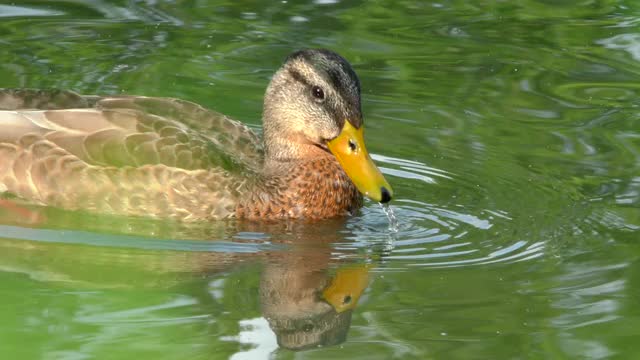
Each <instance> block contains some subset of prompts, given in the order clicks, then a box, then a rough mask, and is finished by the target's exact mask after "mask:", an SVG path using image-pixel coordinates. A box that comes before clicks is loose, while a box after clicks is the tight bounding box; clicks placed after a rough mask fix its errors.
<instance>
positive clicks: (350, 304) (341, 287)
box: [322, 265, 369, 313]
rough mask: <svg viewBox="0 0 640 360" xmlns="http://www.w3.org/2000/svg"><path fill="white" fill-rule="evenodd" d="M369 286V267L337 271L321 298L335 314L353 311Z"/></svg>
mask: <svg viewBox="0 0 640 360" xmlns="http://www.w3.org/2000/svg"><path fill="white" fill-rule="evenodd" d="M368 285H369V265H359V266H356V267H347V268H342V269H339V270H338V272H337V273H336V276H335V278H333V281H332V282H331V284H330V285H329V286H327V288H326V289H325V290H324V291H323V292H322V297H323V298H324V299H325V301H327V302H328V303H329V304H331V306H333V308H334V309H335V310H336V312H339V313H341V312H343V311H346V310H349V309H353V308H355V307H356V305H357V304H358V299H360V296H361V295H362V293H363V292H364V290H365V289H366V288H367V286H368Z"/></svg>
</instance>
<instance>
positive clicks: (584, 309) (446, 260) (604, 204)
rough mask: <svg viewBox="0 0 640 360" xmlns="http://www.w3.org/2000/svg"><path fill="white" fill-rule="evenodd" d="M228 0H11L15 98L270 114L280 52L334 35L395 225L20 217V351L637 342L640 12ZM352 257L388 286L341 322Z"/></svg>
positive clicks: (618, 352) (430, 348) (158, 352)
mask: <svg viewBox="0 0 640 360" xmlns="http://www.w3.org/2000/svg"><path fill="white" fill-rule="evenodd" d="M214 3H215V2H213V1H211V2H208V1H196V0H192V1H168V0H146V1H142V0H130V1H100V0H91V1H21V2H15V3H12V2H3V3H0V87H38V88H43V87H56V88H65V89H72V90H75V91H77V92H80V93H87V94H96V93H98V94H119V93H127V94H144V95H150V96H168V97H178V98H184V99H188V100H191V101H195V102H198V103H200V104H203V105H205V106H207V107H210V108H214V109H216V110H219V111H221V112H223V113H226V114H228V115H230V116H232V117H234V118H237V119H241V120H243V121H245V122H247V123H249V124H251V125H252V126H255V128H256V129H257V128H259V124H260V111H261V107H262V95H263V91H264V89H265V87H266V85H267V82H268V81H269V78H270V76H271V74H272V73H273V72H274V70H275V69H276V68H277V67H278V66H279V65H280V63H281V61H282V59H283V58H284V57H285V56H286V55H287V54H288V53H290V52H291V51H293V50H295V49H299V48H304V47H327V48H331V49H333V50H336V51H338V52H339V53H341V54H342V55H344V56H345V57H346V58H347V59H349V60H350V61H351V63H352V64H353V65H354V67H355V69H356V71H357V72H358V74H359V75H360V78H361V82H362V87H363V110H364V114H365V123H366V128H367V132H366V138H367V146H368V148H369V150H370V151H371V152H372V153H373V154H374V158H375V160H376V161H377V163H378V164H379V165H380V166H381V167H382V169H383V172H384V173H385V174H386V176H387V179H388V180H389V181H390V182H391V183H392V185H393V187H394V190H395V192H396V199H395V201H393V202H392V207H393V210H394V211H395V214H396V216H397V217H398V222H399V225H398V228H399V229H398V232H397V233H393V232H390V231H388V221H387V218H386V216H385V214H384V213H383V211H382V209H381V208H380V207H379V206H378V205H377V204H375V203H371V202H369V203H367V204H366V206H365V208H364V209H363V210H362V212H361V213H360V214H358V215H357V216H354V217H352V218H349V219H340V220H332V221H325V222H321V223H317V224H300V223H289V224H275V225H260V224H244V223H235V222H226V223H218V224H201V225H189V226H187V225H181V224H172V223H167V222H160V221H158V222H154V221H147V220H140V219H120V218H117V219H116V218H107V217H101V216H94V215H88V214H81V213H68V212H64V211H60V210H56V209H47V208H38V207H25V208H24V209H23V210H28V212H25V211H22V212H17V213H16V212H15V211H11V210H6V209H0V299H1V300H0V358H2V359H131V358H141V359H142V358H154V359H183V358H192V359H226V358H233V359H246V358H256V359H260V358H267V357H269V356H271V357H272V358H276V359H290V358H296V359H298V358H312V359H327V358H335V359H339V358H345V359H355V358H363V359H390V358H398V359H609V358H611V359H634V358H638V356H640V344H639V343H638V338H639V336H640V306H639V305H640V261H639V260H640V244H638V241H639V240H640V239H639V236H638V234H639V233H640V211H639V207H640V122H639V120H638V119H639V118H640V108H639V105H640V101H639V100H638V99H639V97H638V93H639V92H640V20H638V15H639V14H640V3H638V2H637V1H629V0H628V1H607V0H602V1H596V0H585V1H580V2H573V1H542V0H541V1H533V0H522V1H517V2H516V1H513V2H508V1H504V2H488V1H486V2H485V1H482V2H481V1H475V2H466V1H438V2H424V3H413V2H383V1H370V2H365V1H360V2H357V1H349V2H347V1H338V0H332V1H329V0H324V1H320V0H316V1H315V2H314V1H291V0H288V1H277V2H270V3H263V2H257V1H242V2H232V1H228V2H220V3H219V4H214ZM345 269H356V271H358V269H359V271H361V273H363V274H366V273H367V272H368V277H369V283H368V287H367V288H366V289H365V290H364V293H363V294H362V296H361V298H360V300H359V302H358V305H357V306H356V307H355V308H354V309H353V310H347V311H345V312H342V313H340V314H338V313H336V311H335V309H334V308H332V307H331V306H329V305H328V304H327V303H326V302H325V301H323V300H321V299H320V298H321V296H320V295H321V294H322V293H323V291H324V290H325V289H327V288H328V286H331V284H335V279H337V278H338V275H336V274H340V273H341V272H342V271H345ZM267 318H268V319H269V320H270V321H271V326H270V323H269V322H268V321H267V320H266V319H267ZM276 337H280V340H281V345H282V346H280V347H279V346H278V343H277V340H276ZM304 344H308V345H310V346H311V348H310V349H307V350H303V351H293V350H290V349H287V347H289V348H295V347H297V346H302V345H304ZM317 344H321V345H322V346H316V345H317Z"/></svg>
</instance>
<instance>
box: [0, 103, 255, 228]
mask: <svg viewBox="0 0 640 360" xmlns="http://www.w3.org/2000/svg"><path fill="white" fill-rule="evenodd" d="M262 161H263V152H262V148H261V146H260V144H259V140H258V137H257V136H256V135H255V134H254V133H253V132H252V131H251V130H250V129H249V128H247V127H246V126H244V125H243V124H241V123H239V122H236V121H234V120H231V119H229V118H227V117H226V116H224V115H222V114H219V113H216V112H213V111H209V110H206V109H204V108H202V107H200V106H198V105H196V104H193V103H189V102H186V101H181V100H175V99H164V98H148V97H136V96H124V97H120V96H116V97H96V96H80V95H78V94H75V93H73V92H66V91H39V90H0V191H9V192H11V193H14V194H16V195H18V196H21V197H25V198H29V199H32V200H36V201H38V202H41V203H43V204H49V205H54V206H62V207H65V208H89V209H95V210H98V211H101V212H113V213H127V214H134V215H157V216H163V217H165V216H170V217H177V218H180V219H186V218H194V219H201V218H221V217H225V216H229V215H230V214H232V213H233V211H234V208H233V206H234V204H235V201H236V198H237V196H238V191H239V189H240V188H241V187H242V186H243V184H244V183H245V182H246V178H251V175H252V174H256V173H257V169H258V168H259V166H260V165H261V163H262ZM247 175H249V176H247ZM132 193H135V195H131V194H132ZM208 198H210V199H211V201H210V202H207V201H202V200H206V199H208ZM196 199H198V201H199V202H201V203H202V204H203V206H200V208H199V209H194V207H193V206H190V205H189V203H192V202H193V201H196ZM154 209H155V210H154ZM181 209H188V211H187V210H185V211H181Z"/></svg>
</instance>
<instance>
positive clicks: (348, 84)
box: [263, 49, 393, 202]
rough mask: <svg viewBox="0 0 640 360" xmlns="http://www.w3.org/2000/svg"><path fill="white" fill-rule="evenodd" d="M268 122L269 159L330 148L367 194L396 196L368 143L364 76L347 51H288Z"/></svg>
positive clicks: (268, 105) (272, 91)
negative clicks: (362, 98) (344, 54)
mask: <svg viewBox="0 0 640 360" xmlns="http://www.w3.org/2000/svg"><path fill="white" fill-rule="evenodd" d="M263 121H264V138H265V148H266V156H267V159H269V160H276V161H288V160H295V159H303V158H309V157H317V156H324V155H325V154H326V152H330V153H331V154H333V155H334V156H335V157H336V159H337V160H338V162H339V163H340V165H341V166H342V168H343V169H344V171H345V173H346V174H347V175H348V176H349V178H350V179H351V181H353V183H354V184H355V186H356V187H357V188H358V190H359V191H360V192H361V193H362V194H364V195H365V196H367V197H369V198H371V199H373V200H375V201H379V202H388V201H389V200H391V197H392V196H393V190H392V189H391V186H390V185H389V183H388V182H387V181H386V180H385V178H384V177H383V176H382V173H381V172H380V170H379V169H378V168H377V167H376V166H375V164H374V163H373V161H372V160H371V157H370V156H369V153H368V152H367V149H366V147H365V145H364V137H363V131H364V123H363V119H362V110H361V107H360V80H359V79H358V76H357V75H356V73H355V71H353V69H352V68H351V65H350V64H349V62H347V60H345V59H344V58H343V57H342V56H340V55H338V54H336V53H335V52H332V51H329V50H324V49H308V50H302V51H298V52H295V53H293V54H291V55H289V57H288V58H287V59H286V61H285V63H284V65H283V66H282V67H281V68H280V69H279V70H278V71H277V72H276V74H275V75H274V76H273V79H272V80H271V83H270V84H269V87H268V88H267V92H266V95H265V100H264V114H263Z"/></svg>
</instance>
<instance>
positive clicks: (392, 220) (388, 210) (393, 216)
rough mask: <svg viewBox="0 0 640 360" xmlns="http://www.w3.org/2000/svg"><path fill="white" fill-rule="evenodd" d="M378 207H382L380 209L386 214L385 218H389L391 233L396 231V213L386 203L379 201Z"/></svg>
mask: <svg viewBox="0 0 640 360" xmlns="http://www.w3.org/2000/svg"><path fill="white" fill-rule="evenodd" d="M379 204H380V207H382V211H384V213H385V215H387V219H389V231H391V232H393V233H397V232H398V230H399V229H398V218H396V214H395V213H394V212H393V208H392V207H391V206H389V204H388V203H385V204H383V203H379Z"/></svg>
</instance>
